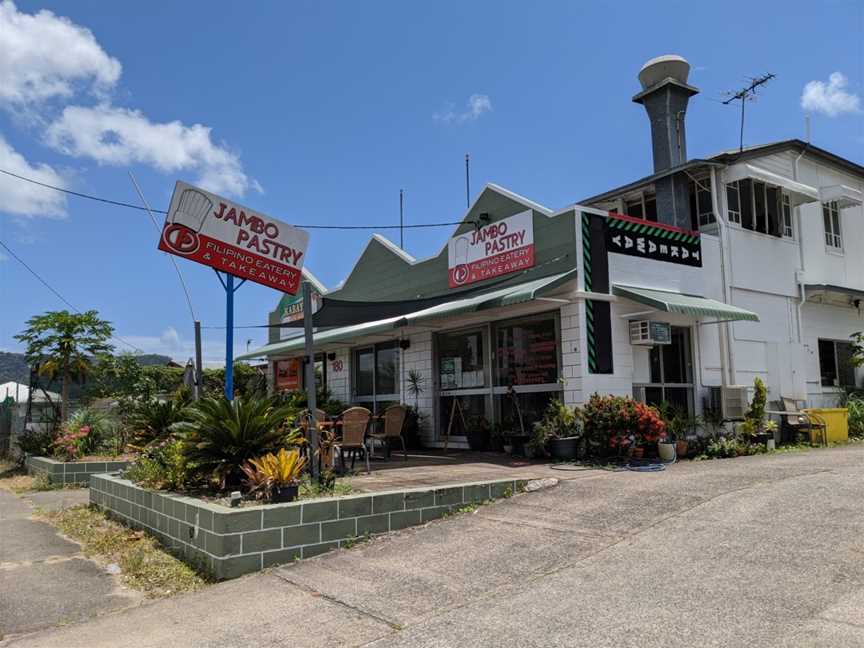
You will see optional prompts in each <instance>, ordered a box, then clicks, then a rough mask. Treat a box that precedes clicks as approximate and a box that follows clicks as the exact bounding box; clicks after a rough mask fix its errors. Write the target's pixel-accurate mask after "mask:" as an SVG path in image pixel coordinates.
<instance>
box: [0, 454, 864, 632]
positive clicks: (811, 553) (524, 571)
mask: <svg viewBox="0 0 864 648" xmlns="http://www.w3.org/2000/svg"><path fill="white" fill-rule="evenodd" d="M862 461H864V447H851V448H844V449H839V448H838V449H830V450H818V451H812V452H804V453H793V454H787V455H782V456H777V455H775V456H771V457H748V458H742V459H734V460H723V461H712V462H694V463H684V464H680V465H677V466H674V467H672V468H671V469H670V470H667V471H666V472H663V473H653V474H647V473H630V472H625V473H603V472H596V473H590V474H587V475H586V474H585V473H581V474H579V475H578V478H577V479H574V480H572V481H563V482H562V483H561V484H560V485H559V486H557V487H555V488H553V489H551V490H548V491H542V492H539V493H533V494H526V495H520V496H517V497H514V498H513V499H511V500H507V501H502V502H499V503H495V504H492V505H489V506H486V507H483V508H481V509H479V510H478V511H477V512H475V513H469V514H465V515H462V516H459V517H456V518H453V519H449V520H443V521H439V522H434V523H431V524H430V525H428V526H426V527H416V528H414V529H411V530H407V531H404V532H400V533H398V534H395V535H392V536H389V537H385V538H380V539H376V540H373V541H371V542H369V543H367V544H363V545H360V546H358V547H355V548H353V549H351V550H347V551H339V552H336V553H333V554H328V555H326V556H322V557H320V558H316V559H313V560H309V561H303V562H301V563H298V564H295V565H291V566H288V567H282V568H280V569H277V570H274V571H271V572H268V573H263V574H258V575H255V576H251V577H246V578H242V579H238V580H236V581H233V582H230V583H225V584H221V585H217V586H214V587H211V588H208V589H207V590H204V591H202V592H198V593H194V594H189V595H184V596H178V597H176V598H173V599H169V600H165V601H160V602H156V603H152V604H144V605H141V606H138V607H136V608H134V609H132V610H128V611H124V612H120V613H117V614H110V615H105V616H103V617H100V618H98V619H96V620H94V621H91V622H88V623H83V624H79V625H76V626H68V627H65V628H61V629H58V630H53V631H47V632H41V633H36V634H33V635H30V636H28V637H21V638H19V639H17V640H13V641H9V642H7V643H6V644H4V645H8V646H15V648H24V647H35V646H64V647H71V646H118V645H123V646H130V647H133V648H135V647H144V646H161V645H171V646H172V647H173V646H365V645H369V646H376V647H387V648H390V647H395V646H400V647H401V646H406V647H407V646H411V647H420V648H425V647H429V648H431V647H438V646H442V647H443V646H448V647H449V646H454V647H456V646H459V647H463V646H489V647H493V646H495V647H499V646H519V647H526V646H527V647H533V646H537V647H539V646H544V647H545V646H586V647H588V646H590V647H603V646H616V647H617V646H633V647H636V646H638V647H640V648H643V647H652V646H658V647H659V646H663V647H667V646H673V647H678V646H681V647H684V646H688V647H690V646H700V647H703V646H704V647H708V646H724V647H728V646H742V647H743V646H748V647H749V646H768V647H772V648H779V647H781V646H783V647H785V646H796V647H797V646H850V647H851V646H862V645H864V498H862V497H861V493H862V488H864V472H862V470H861V465H862ZM563 476H566V473H564V474H563Z"/></svg>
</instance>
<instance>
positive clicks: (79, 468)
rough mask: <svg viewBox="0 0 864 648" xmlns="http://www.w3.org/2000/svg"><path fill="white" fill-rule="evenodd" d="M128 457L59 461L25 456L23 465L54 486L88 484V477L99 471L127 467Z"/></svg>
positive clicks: (112, 470) (115, 470)
mask: <svg viewBox="0 0 864 648" xmlns="http://www.w3.org/2000/svg"><path fill="white" fill-rule="evenodd" d="M129 459H130V458H129V457H113V458H107V457H93V458H84V459H82V460H79V461H59V460H57V459H51V458H49V457H27V460H26V461H25V466H26V467H27V472H28V473H29V474H31V475H33V476H37V475H42V476H43V477H44V478H45V479H46V480H47V481H48V482H49V483H50V484H52V485H55V486H67V485H80V486H88V485H89V484H90V477H91V476H93V475H98V474H100V473H108V472H117V471H118V470H125V469H126V468H128V467H129V464H130V461H129Z"/></svg>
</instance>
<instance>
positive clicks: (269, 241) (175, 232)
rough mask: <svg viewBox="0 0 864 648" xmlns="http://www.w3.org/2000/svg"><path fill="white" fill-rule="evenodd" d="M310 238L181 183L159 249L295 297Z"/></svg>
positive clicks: (301, 231) (289, 226)
mask: <svg viewBox="0 0 864 648" xmlns="http://www.w3.org/2000/svg"><path fill="white" fill-rule="evenodd" d="M308 243H309V233H308V232H305V231H303V230H301V229H297V228H296V227H293V226H292V225H288V224H287V223H283V222H282V221H278V220H276V219H275V218H270V217H269V216H265V215H264V214H261V213H259V212H255V211H252V210H250V209H249V208H248V207H243V206H242V205H238V204H236V203H233V202H231V201H230V200H228V199H226V198H222V197H220V196H217V195H215V194H212V193H210V192H208V191H204V190H203V189H199V188H197V187H193V186H192V185H189V184H186V183H185V182H178V183H177V186H176V187H175V188H174V196H173V197H172V198H171V207H170V209H169V210H168V216H167V217H166V218H165V226H164V227H163V229H162V236H161V238H160V239H159V249H160V250H163V251H164V252H168V253H170V254H176V255H177V256H181V257H184V258H186V259H190V260H192V261H197V262H198V263H203V264H204V265H208V266H212V267H213V268H216V269H217V270H222V271H223V272H228V273H230V274H232V275H234V276H236V277H240V278H242V279H248V280H250V281H254V282H256V283H260V284H264V285H265V286H270V287H271V288H275V289H276V290H281V291H282V292H286V293H290V294H292V295H293V294H295V293H296V292H297V291H298V289H299V288H300V278H301V271H302V269H303V262H304V260H305V256H306V246H307V245H308Z"/></svg>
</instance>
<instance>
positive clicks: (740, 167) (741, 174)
mask: <svg viewBox="0 0 864 648" xmlns="http://www.w3.org/2000/svg"><path fill="white" fill-rule="evenodd" d="M725 178H726V182H727V183H730V182H735V181H736V180H746V179H748V178H749V179H751V180H758V181H760V182H765V183H766V184H772V185H775V186H777V187H782V188H783V189H785V190H786V193H788V194H789V199H790V202H791V203H792V205H793V206H795V205H803V204H804V203H811V202H819V192H818V191H817V190H816V188H815V187H811V186H810V185H806V184H803V183H801V182H796V181H795V180H791V179H789V178H784V177H783V176H781V175H777V174H776V173H772V172H771V171H768V170H767V169H763V168H762V167H758V166H756V165H754V164H746V163H744V162H739V163H738V164H733V165H732V166H730V167H729V168H728V169H726V172H725Z"/></svg>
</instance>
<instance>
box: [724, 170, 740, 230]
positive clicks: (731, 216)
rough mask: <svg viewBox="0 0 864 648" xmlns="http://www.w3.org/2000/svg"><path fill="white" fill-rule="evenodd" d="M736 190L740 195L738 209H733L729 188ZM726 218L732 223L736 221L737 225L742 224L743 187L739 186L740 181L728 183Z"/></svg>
mask: <svg viewBox="0 0 864 648" xmlns="http://www.w3.org/2000/svg"><path fill="white" fill-rule="evenodd" d="M730 189H731V190H732V191H734V192H735V194H736V195H737V196H738V209H737V210H735V209H732V208H731V207H730V206H729V190H730ZM726 218H727V220H728V221H729V222H730V223H735V224H736V225H740V224H741V189H740V187H739V186H738V181H737V180H735V182H729V183H727V184H726Z"/></svg>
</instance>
